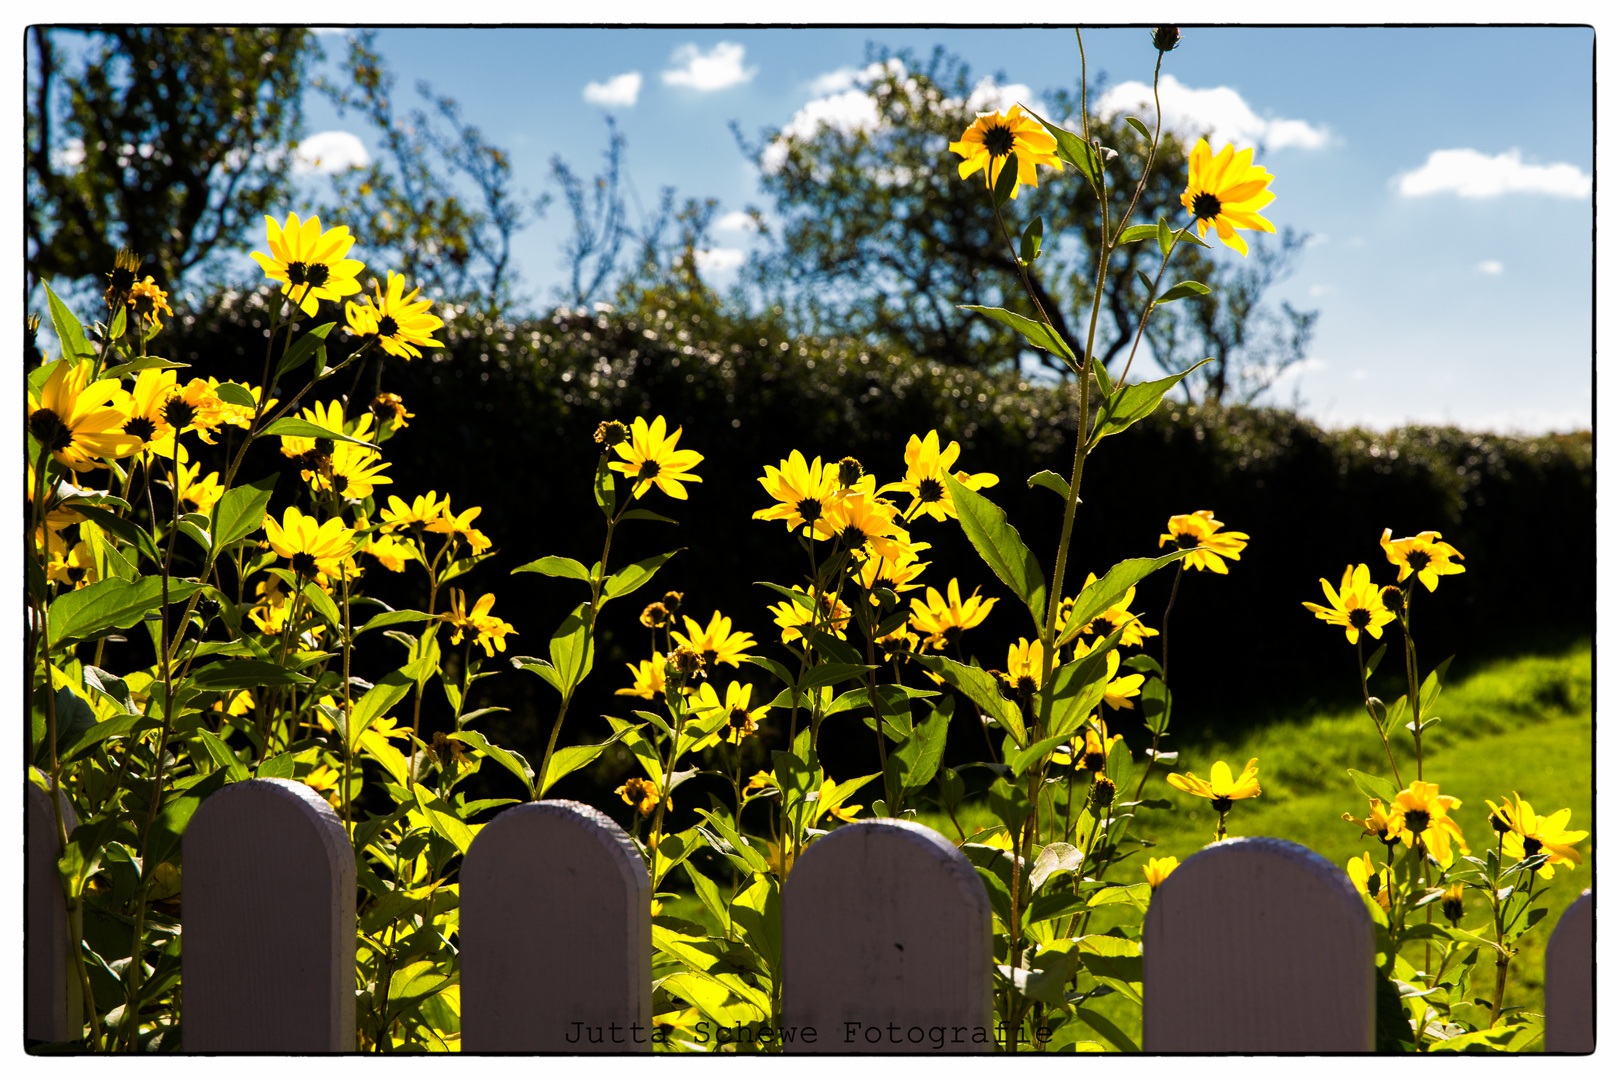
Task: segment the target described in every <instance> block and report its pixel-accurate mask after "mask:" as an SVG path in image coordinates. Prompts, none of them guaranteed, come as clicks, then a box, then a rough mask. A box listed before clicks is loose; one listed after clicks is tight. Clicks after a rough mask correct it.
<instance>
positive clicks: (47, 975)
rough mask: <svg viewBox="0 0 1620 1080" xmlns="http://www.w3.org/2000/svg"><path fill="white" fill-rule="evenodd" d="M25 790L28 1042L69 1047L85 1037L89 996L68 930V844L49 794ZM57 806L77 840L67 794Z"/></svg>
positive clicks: (27, 786) (29, 786)
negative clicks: (61, 866)
mask: <svg viewBox="0 0 1620 1080" xmlns="http://www.w3.org/2000/svg"><path fill="white" fill-rule="evenodd" d="M46 782H47V783H49V781H48V780H47V781H46ZM23 789H24V790H25V791H26V792H27V794H28V895H27V899H26V901H25V902H26V905H27V906H26V910H25V912H24V916H23V917H24V919H25V920H26V922H25V924H24V925H25V931H26V932H25V933H24V934H23V953H24V957H23V969H24V971H25V973H26V974H25V983H24V986H25V991H24V1006H23V1012H24V1019H23V1037H24V1038H25V1039H27V1040H29V1041H30V1042H36V1041H37V1042H47V1043H56V1042H67V1041H68V1040H70V1039H77V1038H79V1037H80V1036H81V1035H82V1034H83V1033H84V992H83V989H82V988H81V987H80V985H79V979H78V972H77V970H76V968H75V965H74V963H73V949H74V948H75V947H76V946H75V942H74V941H73V937H72V935H71V934H70V933H69V930H68V913H67V900H66V898H65V897H63V895H62V880H61V878H60V877H58V876H57V872H56V861H57V859H59V858H61V856H62V840H61V836H60V835H59V834H58V833H57V831H56V813H55V812H54V811H53V810H52V809H51V796H50V794H49V792H47V791H46V789H45V788H42V787H40V786H39V785H38V784H36V783H34V782H33V781H32V780H28V779H25V780H23ZM56 802H57V805H58V806H60V807H61V808H62V825H63V826H64V827H65V828H66V830H67V835H68V836H70V837H71V836H72V835H73V830H74V829H76V828H78V826H79V817H78V815H77V814H75V813H74V812H73V804H72V803H71V802H69V801H68V797H67V795H66V794H65V793H64V792H62V791H60V790H58V791H57V793H56Z"/></svg>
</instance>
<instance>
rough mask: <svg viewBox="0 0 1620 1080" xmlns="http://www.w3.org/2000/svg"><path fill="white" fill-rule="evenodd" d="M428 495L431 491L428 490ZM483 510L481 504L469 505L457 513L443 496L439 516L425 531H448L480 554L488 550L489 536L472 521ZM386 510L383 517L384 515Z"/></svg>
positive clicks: (473, 551)
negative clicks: (473, 524)
mask: <svg viewBox="0 0 1620 1080" xmlns="http://www.w3.org/2000/svg"><path fill="white" fill-rule="evenodd" d="M428 494H429V495H432V494H433V493H432V492H431V491H430V492H428ZM483 512H484V508H483V507H481V506H471V507H468V508H467V509H465V510H463V511H462V512H461V513H459V514H457V513H456V512H455V511H453V510H451V509H450V496H448V495H446V496H445V497H444V503H443V504H442V505H441V506H440V507H439V516H438V517H437V518H435V519H433V520H432V521H429V522H428V523H427V531H428V532H431V533H448V534H450V535H451V536H454V537H458V538H459V539H461V540H462V541H464V542H465V543H466V545H467V547H468V548H469V549H470V550H471V551H472V553H473V554H474V555H482V554H483V553H484V552H485V551H487V550H489V537H487V536H485V535H484V534H483V533H481V532H479V531H478V530H477V529H475V528H473V526H472V523H473V520H474V519H475V518H477V517H478V515H479V514H481V513H483ZM386 516H387V514H386V511H385V512H384V517H386Z"/></svg>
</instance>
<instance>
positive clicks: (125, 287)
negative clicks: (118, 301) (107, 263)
mask: <svg viewBox="0 0 1620 1080" xmlns="http://www.w3.org/2000/svg"><path fill="white" fill-rule="evenodd" d="M107 277H108V278H110V279H111V281H112V285H111V286H110V288H111V289H112V291H113V292H120V293H122V292H129V287H130V286H131V285H133V284H135V271H133V270H126V269H124V268H123V267H122V266H120V267H119V268H118V269H116V270H114V271H113V272H112V273H110V274H108V275H107Z"/></svg>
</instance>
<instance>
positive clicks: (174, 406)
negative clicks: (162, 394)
mask: <svg viewBox="0 0 1620 1080" xmlns="http://www.w3.org/2000/svg"><path fill="white" fill-rule="evenodd" d="M196 417H197V407H196V406H195V405H193V404H191V402H189V401H187V400H186V399H185V398H183V397H180V396H179V395H175V396H174V397H171V398H170V399H169V400H168V401H165V402H164V403H163V419H164V421H165V422H166V423H167V424H168V425H169V426H170V427H172V428H174V429H175V430H176V431H179V430H180V429H181V428H183V427H185V426H186V425H188V424H190V423H191V422H192V421H193V420H194V419H196Z"/></svg>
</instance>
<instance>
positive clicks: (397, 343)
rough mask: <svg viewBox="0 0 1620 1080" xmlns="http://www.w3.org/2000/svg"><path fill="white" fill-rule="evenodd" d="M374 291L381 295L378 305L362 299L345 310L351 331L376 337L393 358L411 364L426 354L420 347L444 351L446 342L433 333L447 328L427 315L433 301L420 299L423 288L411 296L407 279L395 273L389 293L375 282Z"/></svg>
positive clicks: (441, 320)
mask: <svg viewBox="0 0 1620 1080" xmlns="http://www.w3.org/2000/svg"><path fill="white" fill-rule="evenodd" d="M356 272H357V273H358V271H356ZM371 287H372V289H373V290H374V291H375V292H376V294H377V300H376V303H373V302H372V300H371V297H369V296H362V297H361V298H360V303H358V304H356V303H355V302H354V301H353V300H350V301H348V302H347V303H346V304H344V306H343V311H344V314H345V315H346V316H347V317H348V322H349V329H350V330H351V331H353V332H354V333H356V334H359V335H360V336H361V337H365V336H368V335H371V334H375V335H376V336H377V343H378V344H379V345H381V346H382V347H383V351H384V352H386V353H388V354H389V355H390V356H403V357H404V358H405V359H407V360H409V359H411V358H412V357H416V356H421V355H422V350H421V349H419V348H418V347H417V346H419V345H437V346H439V347H440V348H443V347H444V342H442V341H438V340H436V339H434V337H433V336H432V335H433V331H435V330H437V329H438V328H439V327H441V326H443V325H444V320H443V319H441V318H439V317H438V316H437V315H429V314H428V313H427V309H428V308H430V307H432V306H433V301H431V300H418V299H417V298H416V294H417V293H419V292H421V291H422V290H421V288H420V287H418V288H415V289H412V290H411V291H410V293H409V294H408V295H407V294H406V292H405V275H404V274H396V273H395V272H394V271H392V270H390V271H388V291H387V292H386V293H384V292H383V287H382V285H381V284H380V283H379V282H378V281H377V280H376V279H375V278H373V279H372V282H371ZM356 291H358V290H356Z"/></svg>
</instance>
